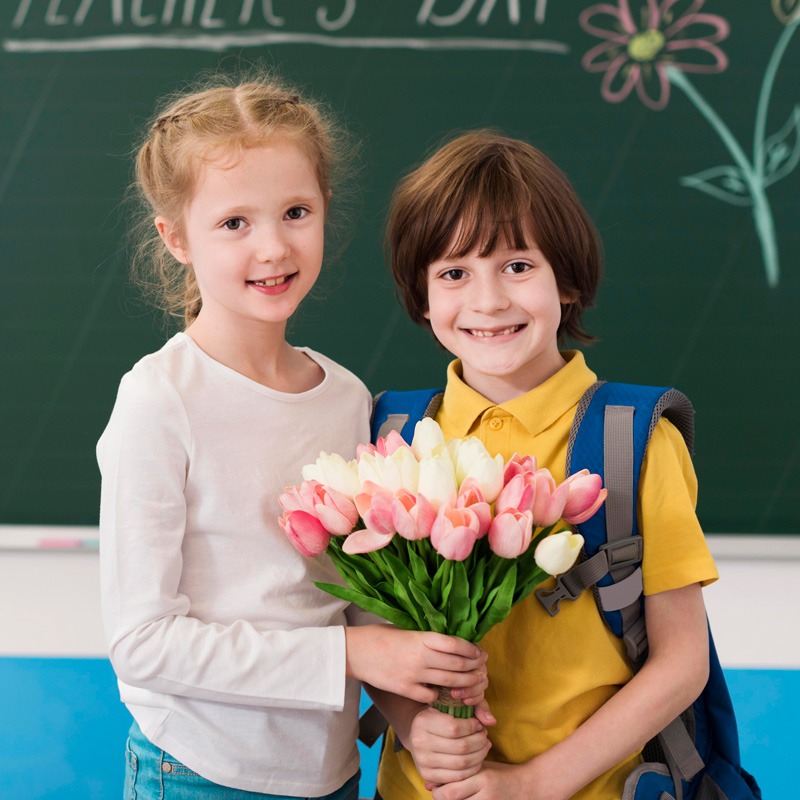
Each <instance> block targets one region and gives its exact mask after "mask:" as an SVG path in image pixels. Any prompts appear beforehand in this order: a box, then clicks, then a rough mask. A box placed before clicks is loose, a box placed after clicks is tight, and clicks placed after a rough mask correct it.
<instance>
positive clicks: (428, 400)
mask: <svg viewBox="0 0 800 800" xmlns="http://www.w3.org/2000/svg"><path fill="white" fill-rule="evenodd" d="M443 395H444V393H443V392H442V390H441V389H416V390H414V391H410V392H394V391H387V392H381V393H380V394H378V395H376V396H375V399H374V400H373V402H372V422H371V434H372V441H373V442H377V441H378V439H379V438H385V437H386V436H388V435H389V433H390V432H391V431H397V432H398V433H399V434H400V435H401V436H402V437H403V438H404V439H405V440H406V441H407V442H408V443H409V444H410V443H411V439H412V438H413V436H414V426H415V425H416V424H417V423H418V422H419V421H420V420H421V419H422V418H423V417H435V416H436V412H437V411H438V410H439V406H440V405H441V404H442V397H443Z"/></svg>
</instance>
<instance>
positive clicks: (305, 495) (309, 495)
mask: <svg viewBox="0 0 800 800" xmlns="http://www.w3.org/2000/svg"><path fill="white" fill-rule="evenodd" d="M321 485H322V484H320V483H319V482H318V481H303V482H302V483H301V484H300V485H299V486H287V487H286V488H285V489H284V490H283V494H282V495H281V496H280V497H279V498H278V502H279V503H280V504H281V507H282V508H283V510H284V511H308V512H309V513H310V514H313V513H314V490H315V488H316V487H317V486H321Z"/></svg>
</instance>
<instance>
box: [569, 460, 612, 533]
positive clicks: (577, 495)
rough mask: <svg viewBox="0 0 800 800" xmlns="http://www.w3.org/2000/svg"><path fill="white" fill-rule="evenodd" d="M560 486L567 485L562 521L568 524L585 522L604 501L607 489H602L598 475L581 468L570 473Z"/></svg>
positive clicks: (601, 482)
mask: <svg viewBox="0 0 800 800" xmlns="http://www.w3.org/2000/svg"><path fill="white" fill-rule="evenodd" d="M561 486H567V487H568V489H569V491H568V494H567V502H566V505H565V506H564V512H563V517H564V521H565V522H568V523H569V524H570V525H579V524H580V523H581V522H586V520H587V519H589V517H591V516H592V515H593V514H594V513H595V511H597V509H598V508H600V506H601V505H603V502H604V501H605V499H606V497H607V496H608V490H607V489H603V481H602V479H601V478H600V476H599V475H597V474H595V473H593V472H589V470H588V469H582V470H581V471H580V472H576V473H575V474H574V475H570V476H569V478H567V479H566V480H565V481H564V483H562V484H561Z"/></svg>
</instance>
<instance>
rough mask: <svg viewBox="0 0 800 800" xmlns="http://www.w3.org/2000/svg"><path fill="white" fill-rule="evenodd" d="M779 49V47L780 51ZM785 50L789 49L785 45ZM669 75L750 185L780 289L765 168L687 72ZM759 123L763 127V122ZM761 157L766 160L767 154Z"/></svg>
mask: <svg viewBox="0 0 800 800" xmlns="http://www.w3.org/2000/svg"><path fill="white" fill-rule="evenodd" d="M783 38H785V37H781V39H783ZM786 41H787V43H788V38H786ZM779 43H780V42H779ZM777 49H778V48H777V47H776V50H777ZM783 49H784V50H785V49H786V48H785V45H784V46H783ZM770 63H772V62H770ZM776 64H777V62H776ZM776 69H777V66H776ZM666 72H667V77H668V79H669V82H670V83H671V84H672V85H673V86H676V87H677V88H679V89H680V90H681V91H682V92H683V93H684V94H685V95H686V96H687V97H688V98H689V100H690V101H691V102H692V103H693V104H694V106H695V108H697V110H698V111H699V112H700V113H701V114H702V115H703V116H704V117H705V118H706V120H707V121H708V122H709V124H710V125H711V127H712V128H713V129H714V130H715V131H716V132H717V134H718V135H719V137H720V139H722V142H723V144H724V145H725V146H726V147H727V148H728V152H729V153H730V154H731V157H732V158H733V160H734V161H735V162H736V164H737V165H738V167H739V169H740V170H741V171H742V178H743V179H744V181H745V183H746V185H747V190H748V192H749V193H750V199H751V201H752V204H753V206H752V208H753V223H754V225H755V229H756V234H757V235H758V239H759V242H760V244H761V255H762V258H763V261H764V271H765V272H766V276H767V285H768V286H770V287H775V286H777V285H778V278H779V277H780V265H779V262H778V245H777V241H776V237H775V223H774V221H773V216H772V209H771V207H770V204H769V200H768V199H767V193H766V189H765V187H764V179H763V165H762V167H761V169H758V168H757V167H754V166H753V164H751V163H750V161H749V160H748V158H747V156H746V155H745V153H744V150H742V148H741V146H740V145H739V142H737V141H736V137H735V136H734V135H733V134H732V133H731V131H730V128H728V126H727V125H726V124H725V123H724V122H723V121H722V119H721V118H720V116H719V114H717V112H716V111H714V109H713V108H712V107H711V106H710V105H709V104H708V103H707V102H706V101H705V100H704V99H703V97H702V95H701V94H700V93H699V92H698V91H697V90H696V89H695V88H694V86H693V85H692V84H691V82H690V81H689V79H688V78H687V77H686V75H685V74H684V73H683V72H681V71H680V70H679V69H676V68H675V67H668V68H667V70H666ZM770 86H771V84H770ZM757 124H762V125H763V122H761V123H757ZM762 138H763V133H762ZM761 157H762V159H763V155H762V156H761Z"/></svg>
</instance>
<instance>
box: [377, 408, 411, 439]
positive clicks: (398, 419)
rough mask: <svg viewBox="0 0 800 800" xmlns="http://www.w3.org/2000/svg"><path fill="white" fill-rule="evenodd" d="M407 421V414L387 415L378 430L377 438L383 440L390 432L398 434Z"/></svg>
mask: <svg viewBox="0 0 800 800" xmlns="http://www.w3.org/2000/svg"><path fill="white" fill-rule="evenodd" d="M408 420H409V415H408V414H389V415H388V416H387V417H386V419H385V420H384V421H383V424H382V425H381V426H380V428H378V438H379V439H385V438H386V437H387V436H388V435H389V434H390V433H391V432H392V431H397V432H398V433H400V431H402V430H403V426H404V425H405V424H406V422H408Z"/></svg>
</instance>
